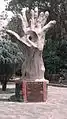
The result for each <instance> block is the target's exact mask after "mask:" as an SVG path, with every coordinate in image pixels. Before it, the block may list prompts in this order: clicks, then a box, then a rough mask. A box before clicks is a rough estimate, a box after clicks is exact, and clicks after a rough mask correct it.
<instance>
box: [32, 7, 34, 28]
mask: <svg viewBox="0 0 67 119" xmlns="http://www.w3.org/2000/svg"><path fill="white" fill-rule="evenodd" d="M31 29H34V10H33V9H31Z"/></svg>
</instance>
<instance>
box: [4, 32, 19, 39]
mask: <svg viewBox="0 0 67 119" xmlns="http://www.w3.org/2000/svg"><path fill="white" fill-rule="evenodd" d="M6 32H7V33H8V34H12V35H13V36H15V37H16V38H17V39H18V40H21V38H20V36H19V35H18V34H17V33H15V32H14V31H12V30H6Z"/></svg>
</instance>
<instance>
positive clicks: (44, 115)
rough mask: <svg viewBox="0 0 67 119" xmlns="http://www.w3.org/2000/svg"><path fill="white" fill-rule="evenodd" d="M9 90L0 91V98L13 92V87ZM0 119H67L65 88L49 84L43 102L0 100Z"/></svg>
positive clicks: (66, 91) (66, 90) (6, 96)
mask: <svg viewBox="0 0 67 119" xmlns="http://www.w3.org/2000/svg"><path fill="white" fill-rule="evenodd" d="M12 86H13V88H14V85H12ZM11 91H12V92H10V94H8V93H9V92H8V90H7V91H6V94H4V92H3V93H2V91H0V99H2V98H9V97H10V96H11V95H13V94H14V92H13V91H14V89H13V90H11ZM7 92H8V93H7ZM0 119H67V88H60V87H53V86H49V87H48V99H47V101H46V102H44V103H18V102H5V101H0Z"/></svg>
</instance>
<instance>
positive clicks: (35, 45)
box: [28, 39, 37, 48]
mask: <svg viewBox="0 0 67 119" xmlns="http://www.w3.org/2000/svg"><path fill="white" fill-rule="evenodd" d="M28 42H29V43H30V44H31V45H32V46H33V47H35V48H37V44H36V43H34V42H32V41H31V40H29V39H28Z"/></svg>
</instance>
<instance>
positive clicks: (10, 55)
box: [0, 39, 24, 90]
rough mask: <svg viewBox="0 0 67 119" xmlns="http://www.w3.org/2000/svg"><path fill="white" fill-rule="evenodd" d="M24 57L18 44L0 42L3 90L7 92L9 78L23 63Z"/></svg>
mask: <svg viewBox="0 0 67 119" xmlns="http://www.w3.org/2000/svg"><path fill="white" fill-rule="evenodd" d="M23 60H24V56H23V53H22V52H21V50H20V48H19V47H18V45H17V44H16V43H13V42H11V41H10V40H9V41H7V40H5V39H4V40H3V39H1V40H0V77H1V78H0V81H1V83H2V90H6V84H7V81H8V80H9V78H10V77H11V76H12V74H13V73H14V70H15V71H16V70H17V69H18V68H19V67H20V66H21V63H23Z"/></svg>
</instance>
